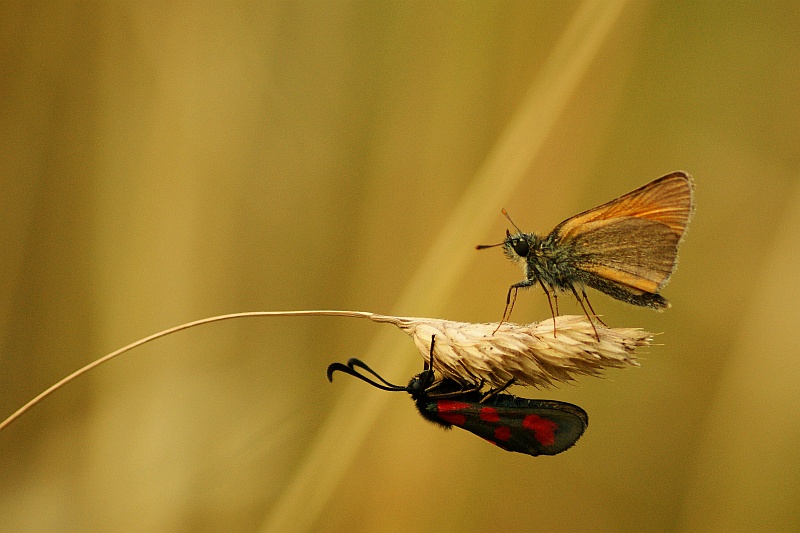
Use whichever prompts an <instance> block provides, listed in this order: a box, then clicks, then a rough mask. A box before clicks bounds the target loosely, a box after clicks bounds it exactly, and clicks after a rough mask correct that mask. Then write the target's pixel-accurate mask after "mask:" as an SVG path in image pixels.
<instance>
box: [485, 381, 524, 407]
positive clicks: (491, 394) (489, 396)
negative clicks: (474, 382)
mask: <svg viewBox="0 0 800 533" xmlns="http://www.w3.org/2000/svg"><path fill="white" fill-rule="evenodd" d="M516 380H517V378H511V379H509V380H508V381H506V383H505V385H503V386H502V387H498V388H496V389H492V390H490V391H488V392H487V393H486V394H484V395H483V398H481V401H480V403H486V402H487V401H489V400H491V399H492V398H494V397H496V396H497V395H498V394H500V393H501V392H503V391H504V390H506V389H507V388H509V387H510V386H511V385H513V384H514V382H515V381H516Z"/></svg>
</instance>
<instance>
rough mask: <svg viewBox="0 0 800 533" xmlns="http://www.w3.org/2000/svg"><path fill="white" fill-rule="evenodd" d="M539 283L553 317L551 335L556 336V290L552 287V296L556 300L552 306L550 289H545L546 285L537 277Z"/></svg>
mask: <svg viewBox="0 0 800 533" xmlns="http://www.w3.org/2000/svg"><path fill="white" fill-rule="evenodd" d="M538 281H539V285H541V286H542V290H544V293H545V295H546V296H547V303H548V304H550V315H551V316H552V317H553V337H555V336H556V317H557V316H558V296H557V295H556V290H555V289H553V298H555V300H556V306H555V308H553V299H552V298H550V291H549V290H547V287H545V286H544V282H543V281H542V280H541V278H539V280H538Z"/></svg>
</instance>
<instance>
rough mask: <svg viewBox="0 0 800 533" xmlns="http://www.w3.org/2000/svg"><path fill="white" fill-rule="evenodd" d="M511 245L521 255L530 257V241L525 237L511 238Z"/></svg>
mask: <svg viewBox="0 0 800 533" xmlns="http://www.w3.org/2000/svg"><path fill="white" fill-rule="evenodd" d="M511 247H512V248H513V249H514V251H515V252H517V255H518V256H520V257H528V252H529V251H530V248H529V247H528V241H526V240H525V239H520V238H517V239H511Z"/></svg>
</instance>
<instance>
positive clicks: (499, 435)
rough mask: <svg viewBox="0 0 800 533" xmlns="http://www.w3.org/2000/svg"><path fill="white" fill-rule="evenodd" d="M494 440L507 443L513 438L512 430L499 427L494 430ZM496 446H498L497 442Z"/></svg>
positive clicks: (506, 427)
mask: <svg viewBox="0 0 800 533" xmlns="http://www.w3.org/2000/svg"><path fill="white" fill-rule="evenodd" d="M494 438H495V440H497V441H499V442H506V441H507V440H508V439H510V438H511V428H510V427H508V426H498V427H497V428H495V430H494ZM495 444H497V443H496V442H495Z"/></svg>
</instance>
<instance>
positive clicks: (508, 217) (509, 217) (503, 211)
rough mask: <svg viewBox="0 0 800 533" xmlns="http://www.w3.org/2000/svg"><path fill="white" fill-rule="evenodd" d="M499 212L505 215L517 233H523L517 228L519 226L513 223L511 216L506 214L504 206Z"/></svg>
mask: <svg viewBox="0 0 800 533" xmlns="http://www.w3.org/2000/svg"><path fill="white" fill-rule="evenodd" d="M500 212H501V213H503V216H504V217H506V218H507V219H508V221H509V222H511V225H512V226H514V229H515V230H517V233H524V232H523V231H522V230H521V229H519V226H517V225H516V224H514V221H513V220H511V216H510V215H509V214H508V211H506V208H505V207H504V208H503V209H501V210H500Z"/></svg>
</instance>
